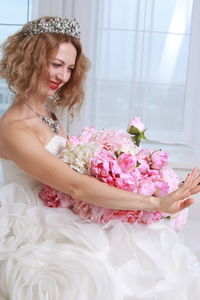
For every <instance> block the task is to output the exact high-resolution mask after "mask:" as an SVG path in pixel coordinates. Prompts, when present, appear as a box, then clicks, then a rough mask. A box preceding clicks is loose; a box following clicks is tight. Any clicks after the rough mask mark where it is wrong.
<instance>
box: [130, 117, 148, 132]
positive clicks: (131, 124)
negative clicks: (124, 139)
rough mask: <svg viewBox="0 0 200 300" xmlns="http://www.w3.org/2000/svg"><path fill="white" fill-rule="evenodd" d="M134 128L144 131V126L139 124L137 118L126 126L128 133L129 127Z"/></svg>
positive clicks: (139, 121)
mask: <svg viewBox="0 0 200 300" xmlns="http://www.w3.org/2000/svg"><path fill="white" fill-rule="evenodd" d="M131 126H133V127H136V128H137V129H138V130H139V131H144V124H143V123H142V122H141V120H140V118H139V117H136V118H134V119H132V120H131V121H130V123H129V125H128V131H129V129H130V127H131Z"/></svg>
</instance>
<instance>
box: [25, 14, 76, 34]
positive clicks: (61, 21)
mask: <svg viewBox="0 0 200 300" xmlns="http://www.w3.org/2000/svg"><path fill="white" fill-rule="evenodd" d="M23 31H24V34H25V35H38V34H40V33H64V34H67V35H69V36H72V37H73V38H75V39H77V40H79V39H80V27H79V24H78V22H77V21H76V19H75V18H67V17H64V18H51V19H49V20H47V19H46V18H42V19H40V20H36V21H33V22H29V23H27V24H26V25H25V26H24V28H23Z"/></svg>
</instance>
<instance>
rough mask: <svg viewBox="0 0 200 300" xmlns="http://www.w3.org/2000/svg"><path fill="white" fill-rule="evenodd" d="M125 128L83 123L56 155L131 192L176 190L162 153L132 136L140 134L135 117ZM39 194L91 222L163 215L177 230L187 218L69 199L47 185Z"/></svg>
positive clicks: (154, 219)
mask: <svg viewBox="0 0 200 300" xmlns="http://www.w3.org/2000/svg"><path fill="white" fill-rule="evenodd" d="M131 127H132V128H131ZM129 128H131V130H132V133H131V132H130V135H129V134H128V133H124V132H122V131H119V130H115V129H106V130H100V131H97V130H96V129H95V128H93V127H85V128H84V129H83V130H82V132H81V134H80V135H79V136H78V137H73V136H71V137H69V139H68V143H67V145H66V148H64V149H63V151H61V153H60V155H59V158H60V159H62V160H63V161H64V162H65V163H67V164H68V165H69V166H70V167H72V168H73V169H75V170H76V171H77V172H80V173H84V174H88V175H91V176H94V177H96V178H97V179H99V180H101V181H103V182H105V183H107V184H109V185H111V186H115V187H117V188H119V189H123V190H128V191H130V192H134V193H137V194H142V195H146V196H152V195H153V196H159V197H162V196H164V195H166V194H167V193H169V192H172V191H174V190H175V189H177V188H178V185H179V179H178V177H177V175H176V174H175V172H174V171H173V169H171V168H170V167H168V166H167V165H168V154H167V153H166V152H164V151H161V150H158V151H154V152H152V150H149V149H145V148H139V147H137V146H135V143H137V141H136V140H135V139H134V138H133V136H134V135H136V136H137V135H138V136H140V138H145V137H144V131H145V130H144V125H143V124H142V122H141V121H140V118H134V119H133V120H132V121H131V122H130V124H129ZM134 132H136V133H134ZM131 135H133V136H132V138H131ZM138 145H139V143H138ZM39 196H40V198H41V199H42V200H43V201H44V204H45V205H46V206H48V207H62V208H68V209H71V210H72V211H73V212H74V213H76V214H77V215H79V216H80V217H81V218H82V219H85V220H88V221H90V222H96V223H103V224H106V223H108V222H110V221H111V220H118V221H121V222H128V223H135V222H138V223H141V224H147V225H148V224H151V223H154V222H158V221H160V220H161V219H163V218H167V219H169V222H170V225H171V226H172V227H173V228H174V229H175V230H176V231H178V230H180V229H181V228H182V227H183V225H184V224H185V223H186V220H187V210H184V211H183V212H181V213H179V214H176V215H170V216H169V215H168V214H164V213H161V212H158V211H154V212H148V211H140V210H133V211H131V210H117V209H108V208H105V207H100V206H97V205H93V204H90V203H87V202H84V201H80V200H77V199H72V198H71V197H70V196H69V195H66V194H64V193H61V192H59V191H57V190H55V189H54V188H52V187H49V186H44V187H43V189H42V190H41V192H40V194H39ZM122 201H123V199H122Z"/></svg>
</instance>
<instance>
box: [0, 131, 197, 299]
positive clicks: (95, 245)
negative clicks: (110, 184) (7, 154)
mask: <svg viewBox="0 0 200 300" xmlns="http://www.w3.org/2000/svg"><path fill="white" fill-rule="evenodd" d="M65 142H66V140H65V139H64V138H63V137H61V136H54V137H53V138H52V139H51V140H50V142H49V143H48V144H47V145H46V147H45V148H46V149H47V150H48V151H50V152H52V153H54V154H57V153H58V151H60V150H61V149H62V147H64V145H65ZM2 169H3V176H4V183H3V185H2V186H1V190H0V201H1V202H0V203H1V206H0V300H141V299H142V300H145V299H148V300H160V299H162V300H169V299H171V300H198V299H200V267H199V265H198V262H197V260H196V258H195V256H194V255H193V254H192V253H191V251H190V250H189V249H187V248H186V247H185V246H183V245H182V244H181V243H180V242H179V241H178V235H177V234H176V233H175V232H174V231H173V230H172V229H170V227H169V226H168V225H167V223H164V222H163V223H162V222H159V223H156V224H153V225H151V226H148V227H147V226H145V225H140V224H133V225H131V224H126V223H119V222H117V221H115V222H110V223H108V224H106V225H101V224H91V223H88V222H85V221H83V220H81V219H80V218H79V216H77V215H75V214H73V213H72V212H71V211H70V210H68V209H64V208H47V207H44V204H43V202H42V201H41V200H40V199H39V197H38V192H39V190H40V189H41V184H40V183H39V182H38V181H36V180H34V179H33V178H31V177H30V176H28V175H27V174H26V173H25V172H24V171H22V170H21V169H20V168H19V167H18V166H17V165H16V164H14V163H13V162H11V161H8V160H5V159H2ZM55 176H56V174H55Z"/></svg>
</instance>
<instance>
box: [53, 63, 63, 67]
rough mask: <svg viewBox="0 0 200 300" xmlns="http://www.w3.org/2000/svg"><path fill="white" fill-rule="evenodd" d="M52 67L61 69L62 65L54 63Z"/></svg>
mask: <svg viewBox="0 0 200 300" xmlns="http://www.w3.org/2000/svg"><path fill="white" fill-rule="evenodd" d="M52 66H53V67H56V68H59V67H61V66H62V65H61V64H57V63H52Z"/></svg>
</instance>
